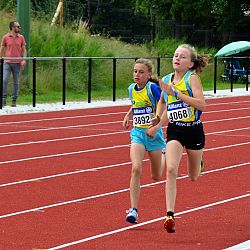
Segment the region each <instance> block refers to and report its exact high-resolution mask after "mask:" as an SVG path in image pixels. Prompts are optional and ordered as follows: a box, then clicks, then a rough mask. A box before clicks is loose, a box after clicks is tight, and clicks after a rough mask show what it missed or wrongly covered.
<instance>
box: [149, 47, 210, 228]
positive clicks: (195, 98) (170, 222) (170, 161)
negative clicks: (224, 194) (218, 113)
mask: <svg viewBox="0 0 250 250" xmlns="http://www.w3.org/2000/svg"><path fill="white" fill-rule="evenodd" d="M207 62H208V57H207V56H198V55H197V52H196V51H195V49H194V48H193V47H191V46H190V45H188V44H183V45H180V46H179V47H178V48H177V49H176V51H175V54H174V57H173V68H174V70H175V71H174V73H171V74H168V75H166V76H165V77H164V78H163V79H162V80H161V81H160V86H161V89H162V90H163V92H162V95H161V99H160V101H159V102H158V106H157V116H156V117H157V119H153V126H154V127H161V126H162V123H163V122H164V121H165V120H166V119H167V118H168V121H169V123H168V126H167V147H166V168H167V181H166V188H165V192H166V208H167V216H166V220H165V222H164V228H165V229H166V230H167V232H169V233H174V232H175V219H174V208H175V201H176V180H177V176H178V167H179V163H180V160H181V158H182V154H183V148H184V147H185V149H186V153H187V169H188V176H189V177H190V179H191V180H192V181H195V180H197V179H198V177H199V175H200V174H201V172H202V171H204V163H203V148H204V146H205V134H204V130H203V126H202V122H201V120H200V117H201V114H202V111H204V109H205V98H204V95H203V90H202V85H201V81H200V78H199V76H198V73H200V72H201V71H202V70H203V68H204V67H205V66H206V65H207ZM163 110H164V111H163Z"/></svg>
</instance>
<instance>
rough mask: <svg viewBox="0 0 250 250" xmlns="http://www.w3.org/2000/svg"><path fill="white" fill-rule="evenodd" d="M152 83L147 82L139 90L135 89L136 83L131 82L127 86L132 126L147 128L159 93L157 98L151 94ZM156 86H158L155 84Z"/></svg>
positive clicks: (153, 113)
mask: <svg viewBox="0 0 250 250" xmlns="http://www.w3.org/2000/svg"><path fill="white" fill-rule="evenodd" d="M152 85H156V84H155V83H152V82H148V83H147V84H146V85H145V87H144V88H142V89H139V90H137V89H136V83H132V84H131V85H130V86H129V87H128V92H129V98H130V101H131V103H132V113H133V126H134V127H137V128H148V127H149V124H150V121H151V119H152V118H153V117H154V115H155V111H156V106H157V101H159V98H160V95H159V97H158V98H156V97H155V96H154V95H153V93H152ZM153 87H155V86H153ZM156 87H157V88H159V87H158V86H157V85H156ZM159 93H160V88H159Z"/></svg>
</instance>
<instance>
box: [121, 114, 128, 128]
mask: <svg viewBox="0 0 250 250" xmlns="http://www.w3.org/2000/svg"><path fill="white" fill-rule="evenodd" d="M122 126H123V127H124V128H125V129H128V128H129V116H127V115H126V116H125V117H124V119H123V122H122Z"/></svg>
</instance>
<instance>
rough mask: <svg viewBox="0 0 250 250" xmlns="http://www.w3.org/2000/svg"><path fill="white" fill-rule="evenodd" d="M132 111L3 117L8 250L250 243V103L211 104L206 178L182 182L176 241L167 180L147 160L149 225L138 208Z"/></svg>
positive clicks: (0, 162)
mask: <svg viewBox="0 0 250 250" xmlns="http://www.w3.org/2000/svg"><path fill="white" fill-rule="evenodd" d="M128 108H129V107H127V106H117V107H105V108H93V109H82V110H71V111H59V112H48V113H29V114H21V115H6V116H1V118H0V135H1V137H0V138H1V140H0V148H1V155H0V200H1V207H0V225H1V226H0V232H1V233H0V249H4V250H5V249H6V250H7V249H8V250H9V249H188V250H189V249H225V248H228V247H230V246H233V245H236V244H239V243H241V242H244V241H247V240H249V239H250V226H249V223H248V221H249V220H250V215H249V200H250V184H249V183H250V182H249V179H250V173H249V166H250V157H249V150H250V133H249V130H250V97H249V96H245V97H234V98H220V99H208V100H207V110H206V111H205V112H204V113H203V116H202V118H203V119H202V120H203V124H204V128H205V132H206V148H205V165H206V172H205V173H204V174H203V175H202V176H201V177H200V178H199V180H198V181H197V182H190V180H189V179H188V178H187V176H186V168H185V165H186V164H185V161H186V156H185V153H184V157H183V159H182V161H181V165H180V170H179V177H178V184H177V185H178V194H177V204H176V216H177V219H176V224H177V231H176V233H175V234H168V233H167V232H166V231H165V230H164V229H163V221H164V215H165V197H164V186H165V180H164V176H163V178H162V180H161V181H160V182H153V181H152V180H151V179H150V174H149V162H148V158H147V155H145V162H144V167H143V175H142V181H141V185H142V191H141V199H140V204H139V224H137V225H135V226H131V225H129V224H127V223H126V222H125V211H126V209H128V208H129V179H130V168H131V164H130V159H129V143H130V139H129V131H125V130H123V129H122V125H121V124H122V119H123V116H124V114H125V112H126V111H127V110H128Z"/></svg>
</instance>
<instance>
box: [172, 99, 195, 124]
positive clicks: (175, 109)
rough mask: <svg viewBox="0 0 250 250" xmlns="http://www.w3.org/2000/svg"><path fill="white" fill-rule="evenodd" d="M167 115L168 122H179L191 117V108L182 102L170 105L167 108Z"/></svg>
mask: <svg viewBox="0 0 250 250" xmlns="http://www.w3.org/2000/svg"><path fill="white" fill-rule="evenodd" d="M167 115H168V119H169V121H170V122H175V121H181V120H184V119H188V118H190V117H191V116H192V108H191V107H190V106H189V105H188V104H186V103H184V102H182V101H181V102H175V103H171V104H169V105H168V107H167Z"/></svg>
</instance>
